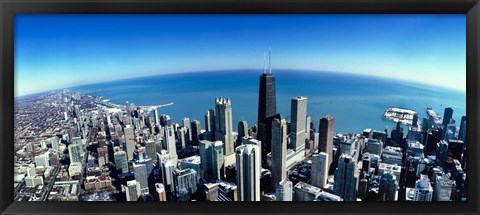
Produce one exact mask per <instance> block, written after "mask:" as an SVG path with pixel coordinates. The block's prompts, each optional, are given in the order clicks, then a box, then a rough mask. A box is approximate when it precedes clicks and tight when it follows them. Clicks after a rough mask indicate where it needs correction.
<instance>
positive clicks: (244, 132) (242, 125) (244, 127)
mask: <svg viewBox="0 0 480 215" xmlns="http://www.w3.org/2000/svg"><path fill="white" fill-rule="evenodd" d="M244 137H246V138H248V137H249V135H248V124H247V121H245V120H241V121H240V122H238V136H237V143H236V146H239V145H241V144H242V138H244Z"/></svg>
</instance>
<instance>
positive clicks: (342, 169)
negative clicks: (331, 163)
mask: <svg viewBox="0 0 480 215" xmlns="http://www.w3.org/2000/svg"><path fill="white" fill-rule="evenodd" d="M357 186H358V173H357V168H356V162H355V161H354V160H353V159H352V156H350V155H345V154H342V155H340V158H339V160H338V167H337V169H336V170H335V184H334V187H333V193H334V194H335V195H338V196H340V197H342V198H343V199H344V200H345V201H356V198H357V197H356V193H357Z"/></svg>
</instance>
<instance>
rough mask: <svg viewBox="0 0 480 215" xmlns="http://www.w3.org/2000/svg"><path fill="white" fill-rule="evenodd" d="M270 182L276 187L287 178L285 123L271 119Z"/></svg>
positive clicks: (281, 120) (283, 120)
mask: <svg viewBox="0 0 480 215" xmlns="http://www.w3.org/2000/svg"><path fill="white" fill-rule="evenodd" d="M271 143H272V154H271V155H272V168H271V174H272V181H271V184H272V185H273V188H274V190H275V188H276V186H277V185H278V184H279V183H280V182H281V181H283V180H285V179H286V177H287V164H286V162H287V122H286V121H285V119H282V118H280V119H277V118H275V119H273V121H272V142H271Z"/></svg>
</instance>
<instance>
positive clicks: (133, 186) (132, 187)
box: [124, 180, 142, 201]
mask: <svg viewBox="0 0 480 215" xmlns="http://www.w3.org/2000/svg"><path fill="white" fill-rule="evenodd" d="M124 188H125V192H126V194H127V201H137V199H138V197H140V195H142V193H141V192H140V183H138V182H137V181H136V180H131V181H127V186H126V187H124Z"/></svg>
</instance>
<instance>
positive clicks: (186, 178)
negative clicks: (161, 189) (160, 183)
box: [173, 168, 198, 201]
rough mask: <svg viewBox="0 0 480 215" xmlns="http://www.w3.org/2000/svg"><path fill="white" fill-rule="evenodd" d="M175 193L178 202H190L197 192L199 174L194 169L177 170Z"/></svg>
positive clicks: (175, 174) (175, 173)
mask: <svg viewBox="0 0 480 215" xmlns="http://www.w3.org/2000/svg"><path fill="white" fill-rule="evenodd" d="M173 175H174V178H175V193H176V195H177V200H178V201H188V200H189V199H190V196H191V195H192V194H193V193H195V191H196V190H197V177H198V176H197V172H196V171H195V170H193V169H188V168H187V169H183V170H175V171H174V173H173Z"/></svg>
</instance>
